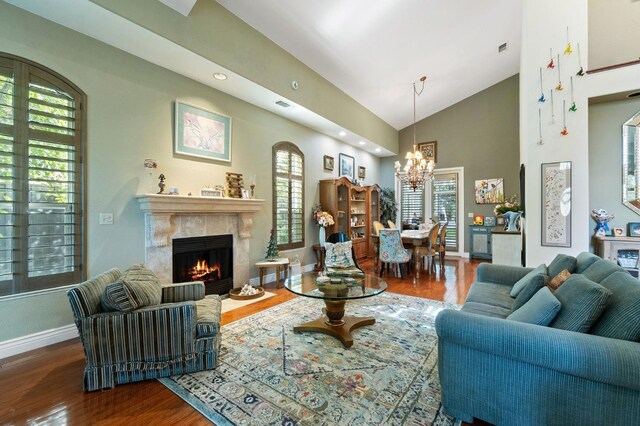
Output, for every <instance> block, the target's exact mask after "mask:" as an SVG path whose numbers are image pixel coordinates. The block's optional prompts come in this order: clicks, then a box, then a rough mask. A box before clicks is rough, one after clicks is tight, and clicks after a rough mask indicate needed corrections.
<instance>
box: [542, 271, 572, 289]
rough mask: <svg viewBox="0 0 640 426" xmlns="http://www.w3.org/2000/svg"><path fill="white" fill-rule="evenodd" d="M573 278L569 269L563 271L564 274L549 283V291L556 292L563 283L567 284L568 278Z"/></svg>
mask: <svg viewBox="0 0 640 426" xmlns="http://www.w3.org/2000/svg"><path fill="white" fill-rule="evenodd" d="M570 276H571V272H569V270H568V269H563V270H562V272H560V273H559V274H558V275H556V276H555V277H553V279H552V280H551V281H550V282H549V284H547V287H549V290H551V292H552V293H553V292H554V291H556V290H557V289H558V287H560V286H561V285H562V283H563V282H565V281H566V280H567V278H569V277H570Z"/></svg>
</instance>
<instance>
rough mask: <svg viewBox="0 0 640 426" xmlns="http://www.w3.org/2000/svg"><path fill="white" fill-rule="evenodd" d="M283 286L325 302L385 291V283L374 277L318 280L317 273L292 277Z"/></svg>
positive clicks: (368, 295)
mask: <svg viewBox="0 0 640 426" xmlns="http://www.w3.org/2000/svg"><path fill="white" fill-rule="evenodd" d="M284 286H285V288H286V289H287V290H289V291H290V292H292V293H295V294H297V295H299V296H304V297H312V298H315V299H325V300H350V299H362V298H364V297H371V296H375V295H376V294H380V293H382V292H383V291H385V290H386V289H387V283H386V282H385V281H384V280H382V279H380V278H378V277H376V276H375V275H365V276H361V277H335V276H333V277H332V276H327V277H325V278H320V277H318V273H317V272H307V273H304V274H297V275H293V276H292V277H291V278H288V279H287V280H285V282H284Z"/></svg>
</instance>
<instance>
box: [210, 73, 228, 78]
mask: <svg viewBox="0 0 640 426" xmlns="http://www.w3.org/2000/svg"><path fill="white" fill-rule="evenodd" d="M213 78H215V79H216V80H226V79H227V75H226V74H225V73H222V72H214V73H213Z"/></svg>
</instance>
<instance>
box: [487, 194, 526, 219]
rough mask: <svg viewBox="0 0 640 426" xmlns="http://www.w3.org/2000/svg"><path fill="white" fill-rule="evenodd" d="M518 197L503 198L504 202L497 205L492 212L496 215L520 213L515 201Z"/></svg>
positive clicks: (517, 203) (518, 205) (518, 204)
mask: <svg viewBox="0 0 640 426" xmlns="http://www.w3.org/2000/svg"><path fill="white" fill-rule="evenodd" d="M517 200H518V197H517V196H516V195H514V196H513V197H509V198H505V200H504V202H503V203H501V204H498V205H497V206H496V207H495V208H494V209H493V212H494V213H495V214H496V215H500V214H505V213H506V212H519V211H520V203H519V202H518V201H517Z"/></svg>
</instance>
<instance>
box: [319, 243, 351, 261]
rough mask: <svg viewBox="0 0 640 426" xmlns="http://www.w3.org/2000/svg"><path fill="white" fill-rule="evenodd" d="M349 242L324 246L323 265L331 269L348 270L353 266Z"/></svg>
mask: <svg viewBox="0 0 640 426" xmlns="http://www.w3.org/2000/svg"><path fill="white" fill-rule="evenodd" d="M351 245H352V242H351V241H346V242H344V243H335V244H333V243H327V244H326V246H325V250H326V253H325V255H324V265H325V266H326V267H331V268H349V267H351V266H355V263H353V257H352V256H351Z"/></svg>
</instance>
